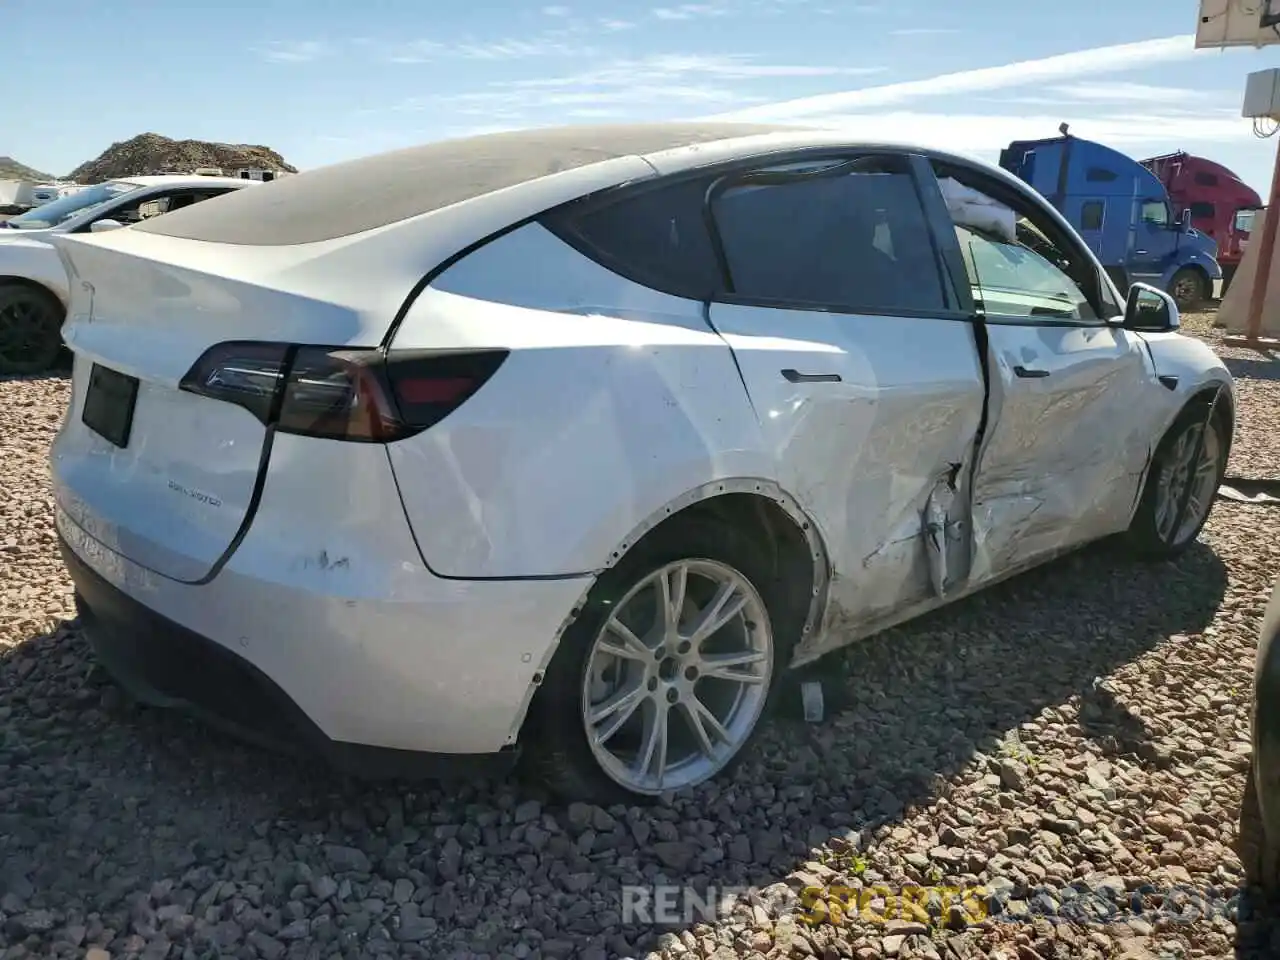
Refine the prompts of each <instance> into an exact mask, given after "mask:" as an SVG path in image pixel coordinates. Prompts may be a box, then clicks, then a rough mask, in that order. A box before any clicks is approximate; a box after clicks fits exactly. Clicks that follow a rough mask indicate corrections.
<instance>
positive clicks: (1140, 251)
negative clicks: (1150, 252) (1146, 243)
mask: <svg viewBox="0 0 1280 960" xmlns="http://www.w3.org/2000/svg"><path fill="white" fill-rule="evenodd" d="M1133 252H1134V253H1138V254H1144V253H1146V252H1147V251H1145V250H1135V251H1133Z"/></svg>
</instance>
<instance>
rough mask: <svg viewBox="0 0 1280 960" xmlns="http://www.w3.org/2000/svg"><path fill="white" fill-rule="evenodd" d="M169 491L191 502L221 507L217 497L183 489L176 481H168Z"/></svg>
mask: <svg viewBox="0 0 1280 960" xmlns="http://www.w3.org/2000/svg"><path fill="white" fill-rule="evenodd" d="M169 489H170V490H172V491H173V492H174V493H180V494H182V495H183V496H184V497H190V498H191V499H192V500H195V501H196V502H197V503H205V504H208V505H209V506H211V507H220V506H222V501H221V500H219V499H218V498H217V497H215V496H214V495H213V494H211V493H202V492H201V491H199V490H192V489H191V488H190V487H184V486H183V485H182V484H180V483H178V481H176V480H170V481H169Z"/></svg>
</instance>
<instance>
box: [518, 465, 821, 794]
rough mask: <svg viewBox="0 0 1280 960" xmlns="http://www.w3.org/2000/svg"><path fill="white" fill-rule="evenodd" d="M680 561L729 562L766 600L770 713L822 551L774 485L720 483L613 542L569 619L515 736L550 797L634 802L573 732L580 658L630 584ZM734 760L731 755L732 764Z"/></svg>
mask: <svg viewBox="0 0 1280 960" xmlns="http://www.w3.org/2000/svg"><path fill="white" fill-rule="evenodd" d="M686 557H687V558H688V559H690V560H708V561H711V562H712V563H717V562H719V563H727V564H729V566H730V567H731V568H732V569H735V570H736V571H738V573H739V574H741V575H745V577H746V578H747V580H748V581H749V582H750V583H751V585H752V586H753V587H755V589H756V590H758V591H759V593H760V596H761V599H763V600H764V603H765V606H766V608H767V611H768V614H769V620H770V624H769V627H770V628H771V629H770V630H769V633H770V635H771V638H772V639H771V644H772V650H773V657H774V659H773V668H772V669H773V679H772V681H771V683H770V690H769V693H768V694H767V703H766V707H765V715H767V712H768V707H767V704H768V703H772V702H773V700H774V694H775V693H776V691H777V689H778V686H779V680H780V677H781V676H782V675H784V674H785V673H786V672H787V668H788V667H789V666H790V663H791V659H792V655H793V653H794V650H795V649H796V647H797V645H798V644H799V643H800V642H801V640H802V639H803V637H804V636H805V635H806V633H807V632H808V631H809V630H811V629H812V626H813V623H814V620H815V615H816V613H817V611H818V609H819V601H820V599H821V598H822V597H824V596H825V584H826V580H827V576H828V574H827V567H826V551H825V548H824V547H823V545H822V543H821V539H820V537H819V536H818V534H817V531H816V529H815V528H814V525H813V523H812V522H811V521H809V519H808V518H807V517H806V516H805V515H804V513H803V511H801V510H800V509H799V507H798V505H796V504H795V502H794V501H793V500H792V499H791V498H790V497H789V496H787V495H786V494H785V493H783V492H782V491H781V490H780V489H779V488H778V487H777V485H776V484H774V483H772V482H771V481H767V480H763V479H739V480H724V481H716V482H713V483H711V484H707V485H705V486H703V487H701V488H699V489H698V490H695V491H691V492H690V493H689V494H686V495H685V496H684V497H681V498H679V499H678V500H677V501H675V502H674V503H672V504H668V505H666V506H663V507H662V508H660V509H659V510H658V511H656V512H655V513H654V514H653V515H651V517H650V518H649V519H648V520H647V521H646V522H645V523H643V524H641V525H639V526H638V527H637V529H636V531H635V532H634V533H633V535H632V536H631V537H629V538H628V539H627V540H626V541H625V542H623V543H621V544H619V546H618V548H617V550H615V551H613V553H612V554H611V555H610V557H609V562H608V564H607V565H606V566H605V568H604V569H603V570H601V571H600V573H599V576H598V577H597V578H596V580H595V581H594V582H593V584H592V586H591V588H590V589H589V590H588V591H586V592H585V593H584V595H583V598H582V600H581V601H580V602H579V604H578V605H577V607H576V608H575V609H574V611H573V613H572V615H571V616H570V617H569V619H568V620H567V621H566V623H565V625H564V628H563V629H562V630H561V633H560V636H559V638H557V641H556V643H555V644H554V645H553V648H552V651H551V653H550V655H549V656H548V658H547V661H546V665H545V668H544V669H543V670H540V671H539V672H538V674H536V675H535V678H534V681H535V686H534V687H533V689H532V690H531V696H530V698H529V702H528V709H527V711H525V715H524V717H522V718H521V721H520V725H519V732H518V734H517V736H518V739H519V740H520V741H522V743H523V746H524V753H525V754H526V760H527V761H528V762H529V766H530V768H531V772H533V773H534V775H535V776H536V777H537V778H538V779H540V780H542V781H543V782H544V783H545V784H546V785H547V786H549V787H551V789H552V790H553V792H555V793H557V794H559V795H561V796H563V797H565V798H567V799H592V800H593V802H599V803H606V802H615V801H616V802H622V801H623V800H626V802H633V801H634V800H635V799H636V795H634V794H630V795H628V796H624V795H623V794H620V793H619V792H618V788H617V785H616V784H613V785H611V784H609V783H607V782H605V781H606V780H607V777H605V775H604V774H603V773H602V771H601V770H600V769H597V768H595V766H594V761H591V760H588V758H587V755H586V753H585V752H584V751H585V750H587V749H588V748H587V747H586V746H585V744H586V741H585V740H583V735H582V733H581V731H579V730H578V729H577V728H576V726H575V725H577V724H579V723H580V721H579V720H578V719H576V718H577V716H578V714H579V712H580V711H581V709H582V701H581V693H580V690H579V688H580V687H581V684H582V682H583V681H582V679H581V675H580V671H581V670H582V669H584V666H583V664H584V663H586V664H588V665H589V664H590V662H591V661H590V660H589V659H586V660H584V657H587V658H589V657H590V656H591V653H590V650H591V647H592V645H593V644H594V643H595V642H596V641H595V639H594V638H595V637H596V635H597V631H598V630H599V629H600V628H601V626H602V624H603V622H604V621H605V620H606V619H607V618H608V616H609V615H610V613H609V611H610V610H611V609H612V608H613V606H614V604H616V603H618V602H619V601H620V600H621V601H622V602H624V603H625V602H626V600H625V599H624V598H625V597H626V596H629V591H630V590H631V585H632V584H633V583H643V582H644V581H645V579H647V577H648V576H649V570H650V568H651V567H653V566H655V565H656V566H657V567H659V568H660V567H661V566H662V565H663V564H665V563H670V562H672V561H674V560H677V559H683V558H686ZM650 682H653V681H650ZM650 689H653V687H650ZM763 720H764V716H763V715H762V716H761V717H759V718H758V719H757V721H755V723H754V729H753V731H752V733H751V734H750V735H749V739H750V738H753V737H754V735H755V730H758V728H759V726H760V724H761V723H762V722H763ZM741 749H745V744H743V745H742V747H741ZM741 749H740V750H739V753H738V756H741ZM736 762H737V757H735V759H734V760H733V761H731V763H736ZM624 793H625V791H624Z"/></svg>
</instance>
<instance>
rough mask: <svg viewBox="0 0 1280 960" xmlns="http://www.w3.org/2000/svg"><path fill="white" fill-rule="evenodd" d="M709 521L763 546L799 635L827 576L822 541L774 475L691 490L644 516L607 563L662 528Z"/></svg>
mask: <svg viewBox="0 0 1280 960" xmlns="http://www.w3.org/2000/svg"><path fill="white" fill-rule="evenodd" d="M707 521H711V522H713V523H718V524H723V525H725V526H727V527H729V528H732V529H733V530H735V531H736V532H737V533H739V534H743V535H745V536H747V537H748V538H749V539H750V540H751V541H752V542H753V543H754V544H755V545H757V546H759V547H761V548H762V549H764V550H765V551H766V553H767V554H768V556H769V559H770V562H771V564H772V569H773V572H774V575H775V576H777V577H778V578H780V579H782V580H783V581H784V583H785V586H786V588H787V589H786V595H787V598H788V606H787V609H788V619H789V621H791V620H792V618H798V620H799V631H800V632H799V636H800V637H803V636H804V635H806V634H807V633H808V632H809V631H811V630H812V629H813V628H814V625H815V624H816V622H817V620H818V613H819V612H820V611H819V609H818V607H819V601H820V600H821V598H822V597H823V596H825V594H826V586H827V581H828V579H829V566H828V559H827V557H828V555H827V550H826V545H825V544H824V543H823V540H822V535H821V533H820V532H819V531H818V528H817V526H816V525H815V524H814V522H813V521H812V520H811V519H810V518H809V517H808V515H807V514H806V513H805V512H804V509H803V508H802V507H801V506H800V505H799V503H797V502H796V500H795V499H794V498H793V497H792V496H791V495H790V494H788V493H787V492H786V491H784V490H783V489H782V488H781V487H780V486H779V485H778V484H777V483H775V482H774V481H772V480H765V479H753V478H735V479H726V480H718V481H714V482H712V483H709V484H705V485H704V486H702V487H698V488H696V489H694V490H691V491H689V492H688V493H686V494H685V495H683V496H682V497H679V498H677V499H676V500H674V501H672V502H671V503H668V504H666V505H664V506H663V507H661V508H659V509H658V510H656V511H654V513H652V514H650V516H649V517H647V518H646V519H645V520H644V521H642V522H641V523H640V524H639V525H638V526H637V527H636V528H635V530H633V531H632V532H631V534H630V535H629V536H628V537H627V538H626V539H624V540H623V541H622V543H620V544H619V545H618V547H617V549H615V550H614V551H613V552H612V553H611V554H610V555H609V558H608V560H607V562H606V564H605V568H606V569H607V568H609V567H612V566H614V565H616V564H617V563H618V562H619V561H620V560H621V559H622V558H623V557H624V556H626V555H627V554H628V553H630V552H631V551H632V550H635V549H637V548H639V547H640V546H641V544H643V543H644V542H645V541H646V540H647V539H648V538H650V537H654V536H657V535H659V532H660V531H661V532H662V533H663V534H664V535H665V534H666V533H667V532H669V531H671V530H672V529H673V528H678V527H680V526H681V525H684V524H691V523H693V524H704V523H706V522H707ZM792 622H794V621H792Z"/></svg>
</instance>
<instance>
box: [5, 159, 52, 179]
mask: <svg viewBox="0 0 1280 960" xmlns="http://www.w3.org/2000/svg"><path fill="white" fill-rule="evenodd" d="M52 179H53V177H51V176H50V175H49V174H47V173H41V172H40V171H39V170H36V169H33V168H32V167H28V166H27V165H26V164H25V163H19V162H18V161H17V160H15V159H13V157H0V180H52Z"/></svg>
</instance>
